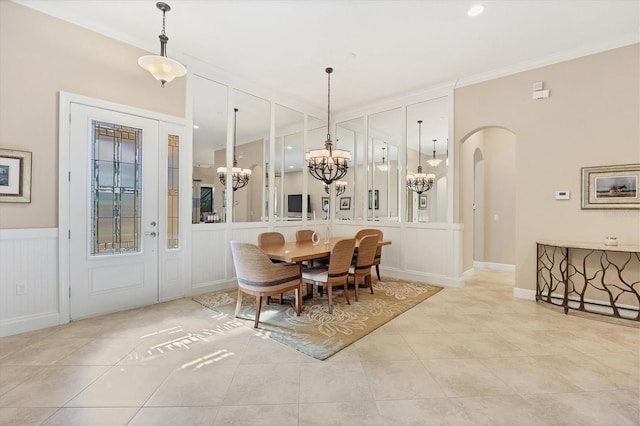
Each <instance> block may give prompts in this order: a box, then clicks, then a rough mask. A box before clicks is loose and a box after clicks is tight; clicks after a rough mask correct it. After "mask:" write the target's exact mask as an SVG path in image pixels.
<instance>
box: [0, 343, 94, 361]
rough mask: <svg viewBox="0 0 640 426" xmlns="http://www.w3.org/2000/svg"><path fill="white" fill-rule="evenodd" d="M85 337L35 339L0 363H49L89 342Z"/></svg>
mask: <svg viewBox="0 0 640 426" xmlns="http://www.w3.org/2000/svg"><path fill="white" fill-rule="evenodd" d="M90 341H91V339H87V338H68V339H57V338H55V336H54V337H46V338H43V339H36V340H35V341H33V342H32V343H31V344H29V345H27V346H25V347H23V348H22V349H19V350H17V351H15V352H13V353H11V354H9V355H7V356H6V357H4V358H2V359H1V360H0V364H2V365H51V364H55V363H56V361H58V360H60V359H62V358H64V357H66V356H68V355H69V354H71V353H73V352H75V351H76V350H78V349H79V348H81V347H82V346H84V345H86V344H87V343H89V342H90Z"/></svg>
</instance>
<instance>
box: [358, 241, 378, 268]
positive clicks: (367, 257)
mask: <svg viewBox="0 0 640 426" xmlns="http://www.w3.org/2000/svg"><path fill="white" fill-rule="evenodd" d="M377 250H378V236H377V235H373V234H372V235H365V236H364V237H362V239H361V240H360V242H359V243H358V252H357V254H356V264H355V270H356V272H360V271H363V272H366V271H367V269H368V270H369V271H371V266H373V259H374V258H375V256H376V251H377Z"/></svg>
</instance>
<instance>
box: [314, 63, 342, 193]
mask: <svg viewBox="0 0 640 426" xmlns="http://www.w3.org/2000/svg"><path fill="white" fill-rule="evenodd" d="M325 71H326V73H327V76H328V91H327V140H326V141H325V143H324V149H314V150H311V151H308V152H307V153H305V155H304V159H305V161H306V162H307V165H308V167H309V173H310V174H311V176H313V177H314V178H316V179H318V180H321V181H322V182H324V183H325V184H327V185H331V182H333V181H336V180H338V179H341V178H343V177H344V176H345V175H346V174H347V169H348V167H349V166H348V165H347V163H348V162H349V161H351V153H350V152H349V151H342V150H339V149H333V142H331V132H330V131H329V130H330V129H331V126H330V121H329V118H330V116H331V73H332V72H333V68H327V69H325Z"/></svg>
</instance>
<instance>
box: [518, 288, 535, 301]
mask: <svg viewBox="0 0 640 426" xmlns="http://www.w3.org/2000/svg"><path fill="white" fill-rule="evenodd" d="M513 297H515V298H516V299H526V300H536V292H535V290H529V289H526V288H518V287H515V288H514V289H513Z"/></svg>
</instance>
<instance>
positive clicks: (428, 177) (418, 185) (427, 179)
mask: <svg viewBox="0 0 640 426" xmlns="http://www.w3.org/2000/svg"><path fill="white" fill-rule="evenodd" d="M435 179H436V175H434V174H433V173H429V174H425V173H422V120H418V173H414V174H410V175H407V188H409V189H410V190H412V191H413V192H415V193H417V194H422V193H423V192H426V191H428V190H430V189H431V187H432V186H433V181H434V180H435Z"/></svg>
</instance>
